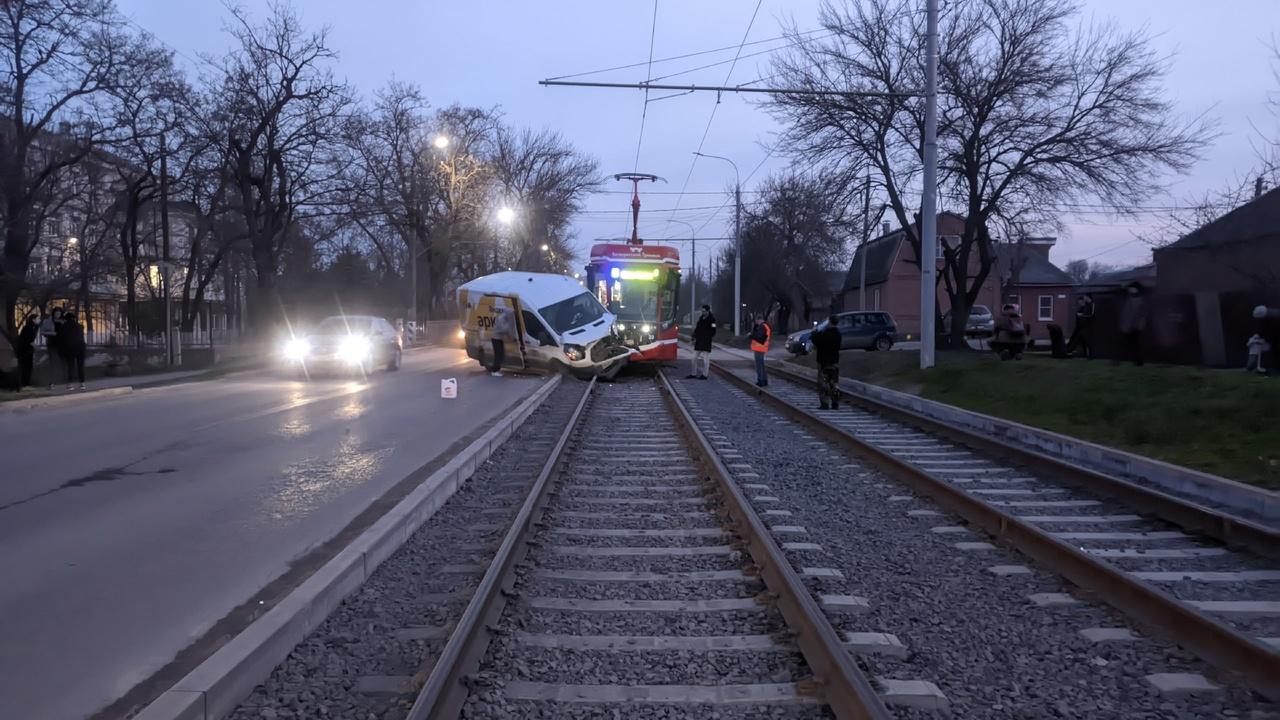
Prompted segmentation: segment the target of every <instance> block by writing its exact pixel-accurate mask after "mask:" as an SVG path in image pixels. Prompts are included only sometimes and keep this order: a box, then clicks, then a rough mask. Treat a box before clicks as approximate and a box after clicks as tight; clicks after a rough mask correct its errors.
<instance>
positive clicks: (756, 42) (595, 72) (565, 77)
mask: <svg viewBox="0 0 1280 720" xmlns="http://www.w3.org/2000/svg"><path fill="white" fill-rule="evenodd" d="M824 31H827V28H815V29H813V30H805V31H804V32H800V33H796V34H795V35H794V36H791V35H778V36H776V37H771V38H765V39H764V40H753V41H751V42H749V43H739V44H737V45H726V46H725V47H721V48H715V49H714V50H699V51H697V52H691V53H685V54H683V55H673V56H671V57H666V58H659V59H657V60H650V61H645V62H638V63H630V64H627V65H617V66H614V67H611V68H604V69H601V70H588V71H586V72H580V73H573V74H570V75H557V76H556V77H552V78H547V79H548V80H568V79H569V78H576V77H584V76H587V75H601V74H603V73H607V72H614V71H615V70H631V69H634V68H638V67H644V66H646V65H650V64H652V63H665V62H672V61H674V60H685V59H687V58H691V57H699V56H702V55H712V54H714V53H718V52H726V51H728V50H738V51H739V52H741V50H742V48H743V47H750V46H753V45H761V44H764V43H770V42H777V41H778V40H790V39H791V38H792V37H803V36H806V35H812V34H814V33H819V32H824ZM796 44H798V43H795V42H790V43H787V44H785V45H781V46H779V47H777V48H774V50H781V49H782V48H784V47H790V46H792V45H796ZM770 52H772V51H770Z"/></svg>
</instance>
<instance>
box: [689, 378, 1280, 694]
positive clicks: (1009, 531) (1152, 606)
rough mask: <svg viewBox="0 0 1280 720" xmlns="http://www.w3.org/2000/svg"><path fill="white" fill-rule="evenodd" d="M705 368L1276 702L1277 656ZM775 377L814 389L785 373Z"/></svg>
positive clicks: (767, 394) (769, 395) (1279, 683)
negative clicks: (828, 438) (837, 441)
mask: <svg viewBox="0 0 1280 720" xmlns="http://www.w3.org/2000/svg"><path fill="white" fill-rule="evenodd" d="M712 367H713V368H714V369H715V371H716V372H718V373H719V374H720V375H721V376H722V377H724V378H725V379H727V380H728V381H729V382H731V383H733V384H735V385H738V386H740V387H742V388H744V389H746V390H748V391H754V392H758V393H759V395H760V397H762V398H763V399H764V401H765V402H767V403H769V404H771V405H773V406H775V407H777V408H779V409H780V410H781V411H782V413H783V414H784V415H787V416H789V417H792V418H795V419H797V420H799V421H801V422H802V423H804V424H806V425H808V426H810V427H812V428H814V429H816V430H818V431H820V432H822V433H824V434H825V435H827V436H829V437H832V438H834V439H837V440H839V441H841V442H842V443H843V444H845V445H848V446H851V447H852V448H853V449H854V450H855V451H856V452H857V454H859V455H860V456H862V457H864V458H866V459H868V460H869V461H871V462H872V464H874V465H877V466H878V467H880V468H881V469H883V470H886V471H887V472H888V473H889V474H890V475H892V476H893V477H895V478H897V479H900V480H904V481H906V482H908V483H910V484H911V485H912V486H913V487H915V488H916V489H917V490H919V491H921V492H923V493H925V494H927V495H929V496H931V497H932V498H933V499H934V501H935V502H937V503H938V504H940V505H942V506H943V507H945V508H946V509H948V510H949V511H951V512H953V513H955V514H956V515H959V516H960V517H962V518H964V519H965V520H966V521H968V522H969V523H971V524H973V525H974V526H976V527H979V528H982V529H983V530H984V531H986V532H987V533H989V534H990V535H992V536H993V537H995V538H998V539H1000V540H1003V541H1005V542H1006V543H1008V544H1009V545H1011V546H1013V547H1014V548H1016V549H1017V550H1019V551H1020V552H1022V553H1023V554H1025V555H1027V556H1029V557H1030V558H1032V559H1033V560H1036V561H1039V562H1041V563H1043V564H1044V565H1045V566H1047V567H1049V568H1051V569H1052V570H1053V571H1054V572H1056V573H1058V574H1060V575H1062V576H1063V577H1065V578H1067V579H1068V580H1070V581H1071V582H1073V583H1075V584H1076V585H1078V586H1080V587H1082V588H1086V589H1088V590H1090V591H1092V592H1094V593H1096V594H1097V596H1098V597H1099V598H1101V599H1102V600H1103V601H1104V602H1106V603H1107V604H1109V605H1111V606H1112V607H1115V608H1116V609H1117V610H1119V611H1121V612H1123V613H1125V614H1126V615H1128V616H1130V617H1132V618H1135V619H1137V620H1138V621H1140V622H1143V623H1146V624H1149V625H1151V626H1154V627H1157V628H1159V629H1160V630H1162V631H1163V632H1165V633H1168V635H1169V636H1170V637H1172V638H1174V639H1175V640H1176V641H1177V642H1178V643H1179V644H1181V645H1182V646H1183V647H1185V648H1187V649H1188V650H1190V651H1191V652H1193V653H1195V654H1196V655H1198V656H1200V657H1201V658H1203V659H1204V660H1206V661H1208V662H1209V663H1210V664H1213V665H1217V666H1219V667H1222V668H1225V669H1227V670H1229V671H1231V672H1235V673H1238V674H1239V675H1240V676H1241V677H1242V678H1243V679H1244V680H1245V681H1246V682H1247V683H1248V684H1249V685H1250V686H1251V687H1252V688H1254V689H1255V690H1257V691H1258V692H1260V693H1261V694H1262V695H1264V696H1265V697H1267V698H1269V699H1271V700H1275V701H1280V653H1276V652H1275V651H1274V650H1272V649H1271V648H1269V647H1267V646H1266V645H1264V644H1263V643H1261V642H1259V641H1257V640H1255V639H1253V638H1251V637H1248V636H1246V635H1243V634H1241V633H1239V632H1236V631H1235V630H1234V629H1232V628H1231V627H1230V626H1228V625H1227V624H1225V623H1223V622H1221V621H1219V620H1217V619H1215V618H1212V617H1209V616H1207V615H1205V614H1203V613H1200V612H1199V611H1197V610H1194V609H1193V608H1191V607H1190V606H1188V605H1186V604H1184V603H1182V602H1181V601H1179V600H1178V599H1176V598H1175V597H1173V595H1171V594H1169V593H1166V592H1164V591H1163V590H1160V589H1158V588H1156V587H1153V586H1151V585H1148V584H1147V583H1144V582H1142V581H1139V580H1137V579H1135V578H1133V577H1131V576H1130V575H1128V574H1127V573H1125V572H1123V571H1122V570H1119V569H1117V568H1115V567H1112V566H1111V565H1110V564H1108V563H1105V562H1103V561H1101V560H1098V559H1096V558H1094V557H1092V556H1090V555H1088V554H1087V553H1084V552H1082V551H1080V550H1077V549H1076V548H1074V547H1072V546H1071V545H1069V544H1067V543H1065V542H1063V541H1061V540H1059V539H1057V538H1055V537H1053V536H1052V535H1050V534H1049V533H1046V532H1045V531H1043V530H1041V529H1039V528H1037V527H1035V526H1034V525H1032V524H1030V523H1028V522H1026V521H1024V520H1021V519H1019V518H1017V517H1016V516H1014V515H1012V514H1009V513H1006V512H1003V511H1001V510H999V509H997V508H996V507H995V506H993V505H991V504H989V503H987V502H985V501H983V500H980V499H978V498H977V497H975V496H973V495H970V494H969V493H967V492H965V491H964V490H962V489H961V488H959V487H958V486H956V485H954V484H951V483H949V482H947V481H946V480H943V479H942V478H940V477H938V476H936V475H934V474H933V473H930V472H928V471H926V470H922V469H921V468H919V467H916V466H914V465H912V464H910V463H908V462H907V461H905V460H903V459H902V458H899V457H898V456H896V455H893V454H892V453H890V452H888V451H885V450H881V449H879V448H877V447H875V446H874V445H871V444H869V443H867V442H865V441H863V440H862V439H860V438H858V437H857V436H856V435H854V434H853V433H850V432H848V431H846V430H844V429H843V428H839V427H837V426H835V425H832V424H830V423H828V422H827V421H826V420H824V419H823V418H821V417H819V416H818V415H816V414H815V413H813V412H810V411H808V410H805V409H803V408H800V407H798V406H796V405H794V404H792V403H790V402H788V401H787V400H784V399H782V398H781V397H779V396H777V395H776V394H774V393H773V392H772V391H770V390H767V389H764V388H756V387H755V385H753V384H752V383H751V382H750V381H749V380H747V379H745V378H742V377H740V376H739V375H738V374H737V373H735V372H733V371H732V370H730V369H728V368H725V367H723V366H722V365H720V364H718V363H713V365H712ZM774 369H775V371H776V368H774ZM778 374H780V375H785V376H788V379H791V378H792V377H794V378H796V379H799V380H800V381H801V382H804V383H806V384H810V385H816V383H814V382H812V381H810V380H808V379H807V378H803V377H802V376H797V375H795V374H794V373H790V372H789V371H788V372H785V373H778ZM855 397H856V396H855ZM861 399H862V400H865V398H861Z"/></svg>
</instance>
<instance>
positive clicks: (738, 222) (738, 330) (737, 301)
mask: <svg viewBox="0 0 1280 720" xmlns="http://www.w3.org/2000/svg"><path fill="white" fill-rule="evenodd" d="M694 155H697V156H698V157H705V158H713V159H715V160H723V161H725V162H727V163H729V164H730V165H732V166H733V202H734V209H733V334H734V335H735V336H737V335H741V334H742V180H741V179H740V177H739V175H738V164H737V163H735V162H734V161H732V160H730V159H729V158H727V157H721V156H719V155H708V154H706V153H700V152H695V153H694Z"/></svg>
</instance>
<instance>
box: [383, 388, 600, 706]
mask: <svg viewBox="0 0 1280 720" xmlns="http://www.w3.org/2000/svg"><path fill="white" fill-rule="evenodd" d="M595 387H596V380H595V378H592V379H591V382H590V383H588V384H587V387H586V390H584V391H583V393H582V399H581V400H579V401H578V405H577V407H576V408H575V409H574V411H573V414H572V415H571V416H570V417H569V422H568V423H566V424H565V428H564V431H563V432H561V433H560V438H559V439H558V440H557V441H556V444H555V445H554V446H553V447H552V448H551V455H550V456H549V457H548V458H547V462H546V463H545V464H544V465H543V466H542V470H541V472H539V473H538V477H537V479H536V480H535V481H534V483H533V487H531V488H530V489H529V495H528V497H527V498H525V501H524V504H523V505H522V506H521V507H520V512H519V513H518V514H517V515H516V519H515V521H514V522H513V523H512V525H511V529H510V530H508V531H507V534H506V536H505V537H503V539H502V545H500V546H499V547H498V552H497V553H496V554H495V555H494V558H493V561H492V562H491V563H490V565H489V569H488V570H486V571H485V574H484V577H483V578H481V580H480V584H479V586H477V587H476V591H475V595H474V596H472V598H471V602H469V603H467V609H466V610H465V611H464V612H463V614H462V617H461V618H460V619H459V620H458V624H457V626H456V627H455V628H454V630H453V633H452V634H450V636H449V641H448V642H447V643H446V644H445V646H444V650H443V651H442V652H441V653H440V656H439V657H438V658H436V661H435V665H434V666H433V667H432V669H431V674H430V675H429V676H428V677H427V681H426V683H425V684H424V685H423V686H422V690H421V691H420V692H419V693H418V697H417V698H416V699H415V700H414V703H413V707H411V708H410V709H409V714H408V715H407V716H406V717H407V718H408V720H429V719H430V720H440V719H441V718H456V717H458V716H459V715H460V714H461V712H462V706H463V703H465V702H466V699H467V694H468V688H467V687H466V685H465V684H464V679H465V678H466V677H467V676H468V675H470V674H471V673H474V672H475V671H476V669H477V668H478V667H479V665H480V660H481V659H482V658H483V657H484V653H485V650H486V649H488V647H489V640H490V633H489V626H490V625H491V624H492V623H494V622H496V621H497V620H498V618H499V617H501V615H502V610H503V608H504V607H505V606H506V601H507V596H508V595H509V594H510V593H511V590H512V587H513V585H514V583H515V578H514V573H513V572H512V571H513V570H514V569H515V567H516V565H517V564H518V563H519V562H520V561H521V560H522V559H523V558H524V556H525V554H527V553H528V551H529V544H528V540H527V538H528V537H529V534H530V532H531V530H532V529H533V526H534V524H535V523H537V522H538V521H539V520H540V519H541V517H542V511H543V508H544V507H545V505H546V501H547V496H548V492H547V490H548V488H549V487H550V485H551V483H550V482H549V480H550V478H551V477H552V476H553V475H554V474H555V473H556V471H557V470H558V468H559V467H560V465H561V464H562V463H563V461H564V456H565V452H564V450H565V447H567V446H568V444H569V439H570V438H571V437H572V436H573V433H574V431H575V430H576V429H577V427H578V423H579V421H580V420H581V419H582V414H583V412H582V411H583V409H584V408H585V407H586V406H587V401H588V400H589V399H590V398H591V393H592V391H593V390H595Z"/></svg>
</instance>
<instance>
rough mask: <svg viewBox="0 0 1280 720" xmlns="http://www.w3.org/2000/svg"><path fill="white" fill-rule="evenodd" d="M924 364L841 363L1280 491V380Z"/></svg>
mask: <svg viewBox="0 0 1280 720" xmlns="http://www.w3.org/2000/svg"><path fill="white" fill-rule="evenodd" d="M799 362H800V363H801V364H803V365H808V366H811V365H812V363H813V361H812V358H802V359H800V360H799ZM918 362H919V360H918V356H917V355H916V354H915V353H912V352H889V353H865V352H845V353H842V354H841V363H840V364H841V374H842V375H843V376H845V377H850V378H854V379H858V380H862V381H864V382H870V383H875V384H878V385H884V386H886V387H890V388H893V389H895V390H901V391H904V392H910V393H914V394H917V395H921V396H923V397H926V398H929V399H931V400H937V401H939V402H944V403H948V404H951V405H956V406H959V407H962V408H966V409H968V410H974V411H976V412H981V413H985V414H988V415H994V416H997V417H1002V418H1007V419H1009V420H1013V421H1016V422H1020V423H1024V424H1027V425H1033V426H1036V427H1040V428H1044V429H1046V430H1052V431H1054V432H1059V433H1063V434H1065V435H1072V436H1074V437H1078V438H1082V439H1085V440H1090V441H1093V442H1096V443H1099V444H1103V445H1110V446H1112V447H1119V448H1123V449H1125V450H1129V451H1131V452H1135V453H1139V454H1142V455H1146V456H1148V457H1153V458H1157V459H1160V460H1164V461H1166V462H1171V463H1176V464H1178V465H1185V466H1187V467H1191V468H1196V469H1198V470H1203V471H1205V472H1210V473H1213V474H1215V475H1221V476H1224V477H1228V478H1231V479H1233V480H1239V481H1241V482H1247V483H1252V484H1255V485H1259V486H1261V487H1265V488H1268V489H1273V490H1275V489H1280V412H1277V408H1280V379H1277V378H1265V377H1258V376H1255V375H1249V374H1246V373H1245V372H1243V371H1240V370H1202V369H1199V368H1189V367H1175V366H1152V365H1148V366H1146V367H1134V366H1132V365H1113V364H1112V363H1110V362H1106V361H1100V360H1094V361H1084V360H1054V359H1051V358H1048V357H1043V356H1027V357H1026V359H1024V360H1022V361H1021V362H1000V361H999V360H998V359H997V358H995V356H994V355H992V354H989V353H981V354H980V353H940V354H939V355H938V362H937V367H935V368H933V369H932V370H928V371H921V370H920V369H919V368H918V367H917V364H918Z"/></svg>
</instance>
